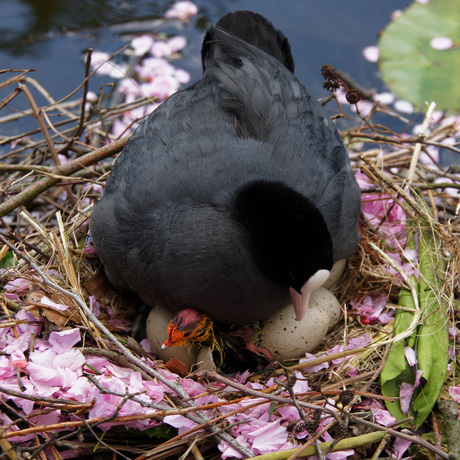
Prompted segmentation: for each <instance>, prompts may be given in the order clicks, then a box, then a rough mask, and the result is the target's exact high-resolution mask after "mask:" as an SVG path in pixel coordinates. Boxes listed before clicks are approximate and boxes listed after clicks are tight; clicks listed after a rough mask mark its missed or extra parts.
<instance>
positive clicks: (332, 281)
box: [321, 259, 347, 289]
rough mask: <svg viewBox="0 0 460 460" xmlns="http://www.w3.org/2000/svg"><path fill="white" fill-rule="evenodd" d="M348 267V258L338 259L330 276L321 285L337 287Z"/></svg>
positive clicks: (325, 287)
mask: <svg viewBox="0 0 460 460" xmlns="http://www.w3.org/2000/svg"><path fill="white" fill-rule="evenodd" d="M346 268H347V259H340V260H338V261H337V262H336V263H335V264H334V266H333V267H332V270H331V274H330V275H329V278H328V279H327V281H326V282H325V283H324V284H323V285H322V286H321V287H322V288H324V289H333V288H335V287H336V286H337V285H338V284H339V282H340V279H341V278H342V276H343V273H344V272H345V269H346Z"/></svg>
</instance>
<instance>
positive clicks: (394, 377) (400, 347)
mask: <svg viewBox="0 0 460 460" xmlns="http://www.w3.org/2000/svg"><path fill="white" fill-rule="evenodd" d="M414 281H416V280H415V279H414ZM398 305H399V306H401V307H405V308H409V309H412V310H415V303H414V299H413V297H412V294H411V292H410V290H408V289H406V288H402V289H401V292H400V294H399V302H398ZM412 317H413V313H411V312H408V311H404V310H398V311H397V312H396V317H395V322H394V326H393V333H394V335H395V336H396V335H398V334H399V333H401V332H403V331H406V330H407V329H408V328H409V326H410V324H411V322H412ZM405 345H406V341H405V340H400V341H398V342H396V343H393V344H392V345H391V348H390V351H389V353H388V356H387V359H386V361H385V365H384V366H383V369H382V372H381V373H380V385H381V387H382V394H383V395H384V396H389V397H392V398H399V387H400V385H401V384H402V383H404V382H410V383H412V384H413V383H414V381H415V375H414V372H413V370H412V369H411V367H410V366H409V364H408V363H407V360H406V356H405V354H404V347H405ZM385 405H386V407H387V409H388V411H389V412H390V414H391V415H392V416H393V417H394V418H395V419H396V420H397V421H398V422H399V421H401V420H404V419H405V418H407V415H406V414H403V413H402V412H401V407H400V404H399V399H396V400H395V401H393V402H391V401H385Z"/></svg>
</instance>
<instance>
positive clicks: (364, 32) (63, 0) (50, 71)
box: [0, 0, 410, 135]
mask: <svg viewBox="0 0 460 460" xmlns="http://www.w3.org/2000/svg"><path fill="white" fill-rule="evenodd" d="M172 3H173V2H172V1H162V0H159V1H147V0H140V1H131V2H128V1H121V0H99V1H98V0H92V1H91V0H79V1H78V2H69V1H67V0H35V1H34V0H20V1H18V0H0V69H7V68H16V69H27V68H33V69H35V72H34V73H33V74H32V76H33V77H34V78H36V79H37V80H38V81H39V82H40V83H41V84H42V85H43V86H44V87H45V88H47V89H48V91H49V92H50V93H51V94H52V96H53V97H54V98H55V99H59V98H61V97H63V96H65V95H67V94H68V93H69V92H70V91H71V90H73V89H74V88H76V87H77V86H78V85H79V84H80V83H81V81H82V79H83V73H84V63H83V59H82V56H83V54H84V51H85V50H86V49H87V48H89V47H91V48H94V49H95V50H100V51H106V52H114V51H116V50H117V49H119V48H120V47H121V46H123V45H125V44H126V39H125V38H124V37H123V33H122V31H124V32H146V31H148V30H149V27H150V22H149V21H151V20H153V19H157V18H160V17H162V15H163V13H164V11H166V9H167V8H168V7H170V6H171V5H172ZM195 3H196V4H197V6H198V8H199V14H198V16H197V17H194V18H192V19H191V21H190V23H189V24H186V25H185V26H181V27H182V30H180V31H176V33H177V32H179V33H181V34H183V35H185V36H186V37H187V38H188V40H189V46H188V47H187V48H186V50H185V53H184V58H183V59H182V60H181V62H178V63H177V64H175V65H176V66H177V67H182V68H184V69H186V70H188V71H189V72H190V73H191V74H192V81H193V80H196V79H197V78H198V77H199V74H200V70H201V67H200V62H199V49H200V47H201V40H202V36H203V34H204V30H205V29H206V27H207V26H208V25H209V24H210V23H215V22H216V21H217V20H218V19H219V18H220V17H221V16H222V15H223V14H225V13H226V12H228V11H233V10H236V9H249V10H253V11H256V12H259V13H261V14H263V15H265V16H266V17H268V18H269V19H270V20H271V21H272V22H273V23H274V24H275V26H276V27H278V28H279V29H281V30H282V31H283V32H284V33H285V34H286V35H287V37H288V38H289V40H290V42H291V46H292V51H293V55H294V58H295V62H296V74H297V76H298V77H299V78H300V79H301V80H302V81H303V82H304V83H306V84H307V85H308V86H309V87H310V88H311V89H312V90H313V91H314V92H315V94H317V95H318V97H320V96H324V95H326V92H325V90H323V87H322V85H323V79H322V77H321V73H320V69H321V65H322V64H324V63H329V64H332V65H334V66H335V67H337V68H340V69H341V70H343V71H345V72H348V73H349V74H351V75H352V76H353V77H354V78H355V79H356V80H357V81H358V82H359V83H361V84H362V85H363V86H365V87H370V88H375V89H377V90H378V91H382V90H384V86H383V84H382V82H381V81H380V78H379V75H378V70H377V66H376V65H375V64H371V63H369V62H367V61H366V60H365V59H364V58H363V57H362V54H361V50H362V48H363V47H364V46H366V45H372V44H376V42H377V37H378V34H379V31H380V30H381V29H382V28H383V27H384V26H385V24H386V23H387V22H388V21H389V18H390V15H391V13H392V12H393V11H394V10H395V9H403V8H404V7H406V6H407V5H408V4H409V3H410V0H372V1H369V0H346V1H344V0H323V1H320V0H289V1H286V0H282V1H281V0H217V1H211V0H199V1H196V2H195ZM107 81H113V80H110V79H108V78H107V77H100V76H98V77H96V78H93V79H92V81H91V85H92V88H91V89H92V90H94V91H97V88H98V87H99V86H100V85H101V84H103V83H104V82H107ZM11 90H12V88H11V87H9V88H4V89H1V90H0V100H1V99H2V98H3V97H5V96H6V95H7V94H9V92H10V91H11ZM16 99H18V98H16ZM39 102H40V101H39ZM15 104H16V106H17V107H18V108H28V105H27V103H26V102H25V101H24V102H23V103H21V101H19V100H18V101H15ZM21 104H24V107H21ZM2 115H5V110H3V111H2ZM11 129H12V126H11V124H8V125H0V134H2V135H6V134H12V133H11V132H5V130H11ZM14 129H15V130H16V129H22V128H19V127H15V128H14ZM19 132H23V131H19Z"/></svg>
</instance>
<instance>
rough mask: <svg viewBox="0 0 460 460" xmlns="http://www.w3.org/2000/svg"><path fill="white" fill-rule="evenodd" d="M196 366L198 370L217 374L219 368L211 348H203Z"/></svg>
mask: <svg viewBox="0 0 460 460" xmlns="http://www.w3.org/2000/svg"><path fill="white" fill-rule="evenodd" d="M196 365H197V368H198V369H206V370H207V371H213V372H217V367H216V365H215V363H214V359H213V357H212V351H211V348H210V347H203V348H201V349H200V351H199V352H198V356H197V358H196Z"/></svg>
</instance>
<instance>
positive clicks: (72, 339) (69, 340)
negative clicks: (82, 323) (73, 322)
mask: <svg viewBox="0 0 460 460" xmlns="http://www.w3.org/2000/svg"><path fill="white" fill-rule="evenodd" d="M80 340H81V335H80V329H78V328H74V329H68V330H66V331H60V332H51V334H50V336H49V339H48V341H49V343H50V345H52V347H53V349H54V351H55V352H56V353H64V352H66V351H69V350H71V349H72V347H73V346H74V345H75V344H77V343H78V342H80Z"/></svg>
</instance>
